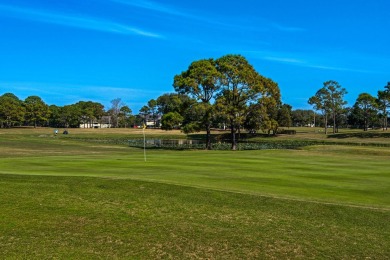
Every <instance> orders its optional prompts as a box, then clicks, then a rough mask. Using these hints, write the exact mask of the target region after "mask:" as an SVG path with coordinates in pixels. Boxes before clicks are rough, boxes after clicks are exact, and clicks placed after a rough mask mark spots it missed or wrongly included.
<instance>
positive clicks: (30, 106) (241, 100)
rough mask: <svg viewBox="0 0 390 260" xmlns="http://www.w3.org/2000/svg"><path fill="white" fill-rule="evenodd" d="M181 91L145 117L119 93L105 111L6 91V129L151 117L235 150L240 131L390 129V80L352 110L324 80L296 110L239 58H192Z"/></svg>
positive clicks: (146, 109)
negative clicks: (223, 139)
mask: <svg viewBox="0 0 390 260" xmlns="http://www.w3.org/2000/svg"><path fill="white" fill-rule="evenodd" d="M173 88H174V90H175V92H173V93H165V94H163V95H161V96H159V97H158V98H157V99H151V100H149V101H148V102H147V104H146V105H145V106H143V107H142V108H141V109H140V111H139V114H137V115H133V114H132V110H131V109H130V108H129V107H128V106H127V105H126V104H124V103H123V102H122V100H121V99H120V98H117V99H114V100H112V101H111V107H110V108H108V109H107V110H105V109H104V106H103V105H102V104H100V103H97V102H92V101H79V102H77V103H75V104H72V105H66V106H62V107H61V106H56V105H47V104H46V103H45V102H44V101H43V100H42V99H41V98H40V97H38V96H29V97H27V98H26V99H25V100H20V99H19V98H18V97H16V96H15V95H14V94H12V93H6V94H3V95H2V96H0V126H1V127H13V126H27V125H28V126H34V127H37V126H50V127H65V128H68V127H80V125H81V124H84V125H85V124H86V125H89V126H92V124H94V123H103V121H107V120H108V121H109V124H110V126H111V127H130V126H139V125H142V124H144V123H146V122H147V121H148V122H153V123H152V124H151V125H153V126H154V127H156V126H160V127H161V128H162V129H165V130H171V129H181V130H182V131H183V132H185V133H193V132H199V131H205V132H206V148H207V149H211V147H212V146H211V129H212V128H219V129H229V130H230V131H229V132H230V140H231V144H232V147H231V148H232V149H233V150H234V149H236V147H237V140H238V139H239V138H240V134H241V130H242V129H245V130H246V131H249V132H251V133H254V132H256V131H262V132H266V133H268V134H276V133H277V132H278V129H279V128H280V127H290V126H322V127H324V129H325V130H324V131H325V133H327V129H328V128H329V127H332V129H333V132H334V133H336V132H337V131H338V129H339V128H340V127H354V128H362V129H363V130H365V131H366V130H368V129H369V128H375V127H383V129H384V130H387V121H388V111H387V109H388V108H389V106H390V83H388V84H387V85H386V86H385V87H384V89H383V90H380V91H378V96H377V97H373V96H371V95H370V94H368V93H362V94H360V95H359V97H358V98H357V100H356V102H355V104H354V105H353V106H352V107H347V106H346V103H347V102H346V101H345V100H344V96H345V94H347V91H346V89H345V88H342V87H341V86H340V84H339V83H338V82H336V81H333V80H331V81H326V82H324V84H323V87H322V88H320V89H319V90H318V91H317V92H316V93H315V95H313V96H312V97H311V98H310V99H309V100H308V103H309V104H311V105H312V106H313V109H314V111H313V110H302V109H297V110H292V107H291V106H290V105H289V104H283V103H282V102H281V94H280V90H279V87H278V84H277V83H276V82H274V81H273V80H271V79H269V78H266V77H264V76H262V75H260V74H259V73H258V72H257V71H256V70H255V69H254V67H253V66H252V65H251V64H249V62H248V61H247V60H246V59H245V57H243V56H241V55H225V56H223V57H221V58H218V59H202V60H197V61H194V62H192V63H191V64H190V65H189V66H188V68H187V70H185V71H183V72H181V73H179V74H177V75H175V76H174V78H173Z"/></svg>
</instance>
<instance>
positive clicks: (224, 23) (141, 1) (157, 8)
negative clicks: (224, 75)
mask: <svg viewBox="0 0 390 260" xmlns="http://www.w3.org/2000/svg"><path fill="white" fill-rule="evenodd" d="M111 1H112V2H115V3H120V4H123V5H128V6H133V7H137V8H141V9H146V10H151V11H154V12H158V13H162V14H167V15H171V16H172V15H173V16H177V17H179V18H184V19H185V20H187V21H188V20H192V21H195V22H202V23H203V24H210V25H215V26H218V28H219V29H220V28H227V29H234V30H238V31H251V32H266V31H269V30H272V29H276V30H279V31H284V32H303V31H306V30H305V29H304V28H299V27H288V26H283V25H280V24H277V23H272V22H269V21H266V20H263V19H260V21H262V22H261V23H260V24H263V25H262V26H253V23H252V22H248V21H251V20H259V18H258V17H245V19H242V18H240V17H239V16H238V17H233V18H232V17H225V16H223V15H222V16H221V15H220V14H218V13H212V14H205V13H202V14H197V13H195V12H194V11H193V10H188V9H179V8H177V7H173V6H169V5H166V4H161V3H158V2H155V1H150V0H111ZM182 21H183V20H182Z"/></svg>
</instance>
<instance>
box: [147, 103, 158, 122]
mask: <svg viewBox="0 0 390 260" xmlns="http://www.w3.org/2000/svg"><path fill="white" fill-rule="evenodd" d="M148 107H149V113H150V117H151V118H152V120H153V126H154V127H156V126H157V117H158V106H157V101H156V100H155V99H151V100H149V101H148Z"/></svg>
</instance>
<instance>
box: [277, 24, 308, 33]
mask: <svg viewBox="0 0 390 260" xmlns="http://www.w3.org/2000/svg"><path fill="white" fill-rule="evenodd" d="M272 27H273V28H275V29H277V30H279V31H283V32H305V31H306V29H305V28H301V27H292V26H285V25H280V24H277V23H273V24H272Z"/></svg>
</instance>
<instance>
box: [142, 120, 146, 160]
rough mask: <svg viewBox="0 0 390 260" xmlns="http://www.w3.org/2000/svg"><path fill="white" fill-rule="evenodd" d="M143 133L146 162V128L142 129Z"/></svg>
mask: <svg viewBox="0 0 390 260" xmlns="http://www.w3.org/2000/svg"><path fill="white" fill-rule="evenodd" d="M142 133H143V134H144V160H145V162H146V139H145V127H142Z"/></svg>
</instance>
